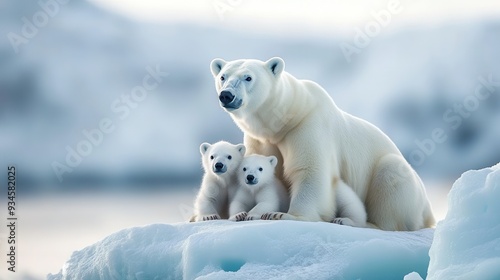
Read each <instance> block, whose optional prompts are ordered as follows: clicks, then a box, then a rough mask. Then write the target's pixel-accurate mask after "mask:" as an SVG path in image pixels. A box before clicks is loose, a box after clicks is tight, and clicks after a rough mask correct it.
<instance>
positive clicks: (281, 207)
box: [229, 155, 290, 221]
mask: <svg viewBox="0 0 500 280" xmlns="http://www.w3.org/2000/svg"><path fill="white" fill-rule="evenodd" d="M277 164H278V159H277V158H276V157H275V156H269V157H266V156H262V155H249V156H246V157H244V159H243V161H242V163H241V165H240V168H239V170H238V177H239V181H240V184H239V186H238V190H237V191H236V194H235V196H234V199H233V200H232V201H231V203H230V205H229V215H230V217H229V220H232V221H243V220H258V219H260V218H261V216H262V215H263V214H265V213H268V212H276V211H288V205H289V201H290V198H289V196H288V193H287V191H286V189H285V186H284V185H283V184H282V183H281V181H280V180H279V179H278V178H276V176H275V175H274V170H275V168H276V165H277Z"/></svg>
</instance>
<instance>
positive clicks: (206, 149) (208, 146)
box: [200, 143, 212, 155]
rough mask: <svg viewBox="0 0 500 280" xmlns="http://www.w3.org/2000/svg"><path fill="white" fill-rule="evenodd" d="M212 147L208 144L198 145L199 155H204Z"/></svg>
mask: <svg viewBox="0 0 500 280" xmlns="http://www.w3.org/2000/svg"><path fill="white" fill-rule="evenodd" d="M211 146H212V145H210V144H208V143H203V144H201V145H200V153H201V155H204V154H205V153H206V152H207V151H208V149H209V148H210V147H211Z"/></svg>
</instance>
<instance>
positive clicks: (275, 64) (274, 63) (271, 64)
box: [266, 57, 285, 77]
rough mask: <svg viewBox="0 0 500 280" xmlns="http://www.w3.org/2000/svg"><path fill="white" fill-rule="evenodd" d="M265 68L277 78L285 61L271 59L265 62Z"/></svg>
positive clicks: (278, 58) (275, 58)
mask: <svg viewBox="0 0 500 280" xmlns="http://www.w3.org/2000/svg"><path fill="white" fill-rule="evenodd" d="M266 67H267V68H268V69H269V70H270V71H271V73H273V75H274V76H276V77H279V75H280V74H281V72H283V70H284V69H285V61H283V59H281V58H280V57H273V58H271V59H269V60H268V61H266Z"/></svg>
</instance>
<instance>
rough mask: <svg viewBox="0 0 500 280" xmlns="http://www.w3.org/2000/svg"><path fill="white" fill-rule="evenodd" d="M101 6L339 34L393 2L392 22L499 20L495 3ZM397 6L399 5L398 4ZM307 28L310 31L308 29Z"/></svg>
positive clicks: (198, 1)
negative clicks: (398, 10) (397, 11)
mask: <svg viewBox="0 0 500 280" xmlns="http://www.w3.org/2000/svg"><path fill="white" fill-rule="evenodd" d="M91 1H92V2H94V3H96V4H98V5H99V6H101V7H104V8H107V9H110V10H113V11H115V12H118V13H120V14H124V15H127V16H130V17H132V18H136V19H140V20H147V21H160V22H161V21H177V20H185V21H192V22H200V23H209V24H214V25H221V26H224V27H230V28H231V27H236V28H241V27H245V28H257V29H263V30H265V29H267V30H270V31H272V30H273V29H274V28H275V26H276V25H281V27H282V26H283V24H287V25H289V26H290V28H289V30H290V32H294V31H297V30H301V29H307V30H311V29H313V30H318V32H320V31H321V32H322V31H327V32H328V31H332V29H334V30H336V31H345V30H348V29H352V28H353V26H359V27H363V25H364V24H366V23H367V22H369V21H370V20H373V15H372V14H373V13H376V12H379V11H380V10H383V9H384V10H388V5H390V3H391V2H395V3H396V4H395V5H398V6H399V7H400V9H401V11H400V12H399V13H396V14H393V15H392V16H393V17H392V20H393V22H394V23H396V22H397V23H396V24H391V26H392V25H399V24H408V23H417V24H433V23H435V22H443V21H449V20H468V19H476V18H494V17H496V18H499V19H500V1H499V0H475V1H468V0H441V1H432V0H330V1H329V0H309V1H306V0H251V1H248V0H247V1H243V0H186V1H182V0H174V1H167V0H141V1H138V0H91ZM398 3H399V4H398ZM311 27H312V28H311Z"/></svg>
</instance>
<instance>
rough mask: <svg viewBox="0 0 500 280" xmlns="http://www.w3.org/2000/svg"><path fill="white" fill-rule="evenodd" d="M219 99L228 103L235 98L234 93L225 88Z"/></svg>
mask: <svg viewBox="0 0 500 280" xmlns="http://www.w3.org/2000/svg"><path fill="white" fill-rule="evenodd" d="M219 100H220V102H221V103H222V105H227V104H229V103H231V102H232V101H233V100H234V95H233V94H232V93H231V92H230V91H228V90H223V91H222V92H221V93H220V95H219Z"/></svg>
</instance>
